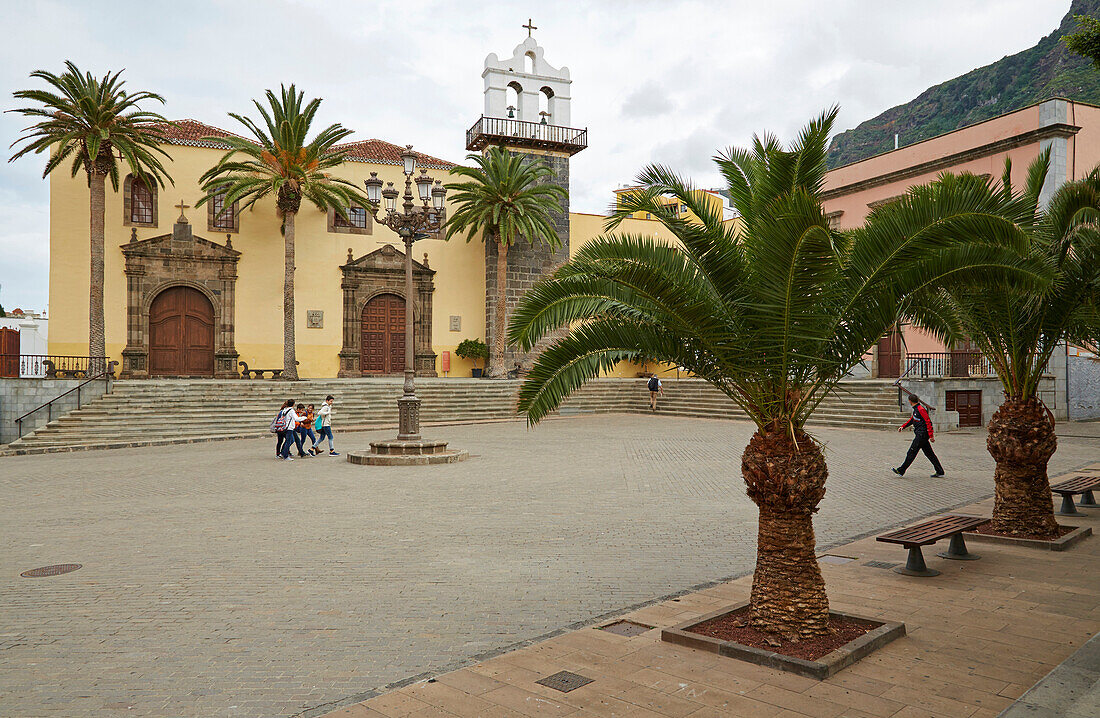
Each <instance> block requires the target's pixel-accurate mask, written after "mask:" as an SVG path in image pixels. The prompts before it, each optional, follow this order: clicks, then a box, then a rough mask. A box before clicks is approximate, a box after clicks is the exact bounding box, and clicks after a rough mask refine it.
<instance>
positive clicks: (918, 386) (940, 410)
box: [902, 376, 1066, 431]
mask: <svg viewBox="0 0 1100 718" xmlns="http://www.w3.org/2000/svg"><path fill="white" fill-rule="evenodd" d="M902 383H903V385H904V388H905V390H906V391H910V392H912V393H914V394H916V395H917V396H919V397H920V398H921V401H923V402H925V403H927V404H930V405H932V407H934V408H935V409H936V411H934V412H931V419H932V428H933V429H935V430H936V431H950V430H952V429H957V428H959V414H958V412H955V411H947V410H946V407H947V392H949V391H975V390H976V391H980V392H981V393H982V426H985V425H986V424H988V423H989V420H990V418H992V416H993V414H994V412H996V411H997V409H1000V408H1001V404H1003V403H1004V389H1003V388H1002V387H1001V382H1000V381H999V380H997V379H992V378H971V379H945V378H928V379H905V380H904V381H903V382H902ZM1058 396H1063V397H1064V390H1063V392H1058V391H1057V389H1056V378H1055V377H1054V376H1047V377H1044V378H1043V379H1042V380H1040V382H1039V398H1041V399H1042V400H1043V401H1044V402H1045V403H1046V404H1047V406H1049V407H1050V409H1051V412H1052V413H1053V414H1054V418H1055V419H1056V420H1058V421H1064V420H1065V419H1066V403H1065V399H1064V398H1063V399H1062V400H1061V403H1055V402H1056V401H1057V397H1058ZM903 398H904V397H903Z"/></svg>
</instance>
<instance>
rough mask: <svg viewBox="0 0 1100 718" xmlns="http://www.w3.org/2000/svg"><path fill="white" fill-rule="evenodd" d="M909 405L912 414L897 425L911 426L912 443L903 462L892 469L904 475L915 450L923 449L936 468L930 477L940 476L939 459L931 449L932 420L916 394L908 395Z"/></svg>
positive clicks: (914, 455) (901, 429)
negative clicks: (911, 408) (907, 419)
mask: <svg viewBox="0 0 1100 718" xmlns="http://www.w3.org/2000/svg"><path fill="white" fill-rule="evenodd" d="M909 405H910V406H912V407H913V415H912V416H911V417H909V421H907V422H905V423H904V424H902V425H901V426H900V427H898V431H904V429H905V427H907V426H912V427H913V434H914V436H913V443H912V444H910V445H909V452H908V453H907V454H906V455H905V462H904V463H903V464H902V465H901V466H899V467H898V468H896V469H894V470H893V471H894V473H895V474H897V475H898V476H904V475H905V470H906V469H908V468H909V465H910V464H912V463H913V459H915V458H917V452H918V451H923V452H924V455H925V456H927V457H928V460H929V461H931V462H932V468H934V469H935V470H936V473H934V474H932V478H933V479H939V478H942V477H943V467H942V466H941V465H940V460H939V459H938V458H936V452H935V451H932V443H933V442H934V441H935V440H936V438H935V436H933V432H932V420H931V419H930V418H928V411H927V410H926V409H925V408H924V407H923V406H921V403H920V399H918V398H917V396H916V394H910V395H909Z"/></svg>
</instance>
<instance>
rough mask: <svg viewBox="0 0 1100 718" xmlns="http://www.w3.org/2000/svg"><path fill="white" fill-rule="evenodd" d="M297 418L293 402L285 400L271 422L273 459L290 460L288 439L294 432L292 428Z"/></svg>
mask: <svg viewBox="0 0 1100 718" xmlns="http://www.w3.org/2000/svg"><path fill="white" fill-rule="evenodd" d="M297 421H298V417H297V416H295V414H294V400H293V399H287V400H286V401H284V402H283V407H282V408H281V409H279V413H278V414H277V415H276V416H275V419H274V420H272V422H271V432H272V433H273V434H275V458H276V459H283V460H284V461H286V460H290V461H293V459H291V458H290V437H291V434H292V433H293V432H294V426H295V424H296V423H297Z"/></svg>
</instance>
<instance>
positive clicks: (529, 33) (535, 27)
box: [520, 18, 539, 37]
mask: <svg viewBox="0 0 1100 718" xmlns="http://www.w3.org/2000/svg"><path fill="white" fill-rule="evenodd" d="M520 27H525V28H527V37H531V31H532V30H538V29H539V28H538V26H537V25H532V24H531V18H527V24H526V25H520Z"/></svg>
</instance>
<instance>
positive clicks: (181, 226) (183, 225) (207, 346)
mask: <svg viewBox="0 0 1100 718" xmlns="http://www.w3.org/2000/svg"><path fill="white" fill-rule="evenodd" d="M122 254H123V256H124V257H125V258H126V269H125V272H126V348H125V349H123V350H122V374H121V376H122V377H123V378H126V379H130V378H136V379H144V378H146V377H150V376H204V377H208V376H213V377H215V378H219V379H235V378H238V377H240V373H239V371H238V369H237V359H238V358H239V356H238V354H237V350H236V348H235V347H234V331H235V324H236V322H235V318H234V315H235V309H234V306H235V304H236V301H235V295H236V284H237V260H238V259H239V257H240V252H237V251H236V250H234V249H233V248H232V246H231V245H230V241H229V240H228V239H227V240H226V243H225V244H224V245H220V244H217V243H215V242H211V241H210V240H207V239H203V238H202V237H196V236H195V235H194V234H193V233H192V231H191V225H190V223H188V221H187V220H186V219H185V218H183V217H181V218H180V219H178V220H176V224H175V225H174V226H173V227H172V233H171V234H162V235H158V236H156V237H150V238H149V239H142V240H139V239H138V238H137V232H136V230H135V231H134V233H133V234H132V235H131V238H130V241H129V242H128V243H126V244H124V245H122Z"/></svg>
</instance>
